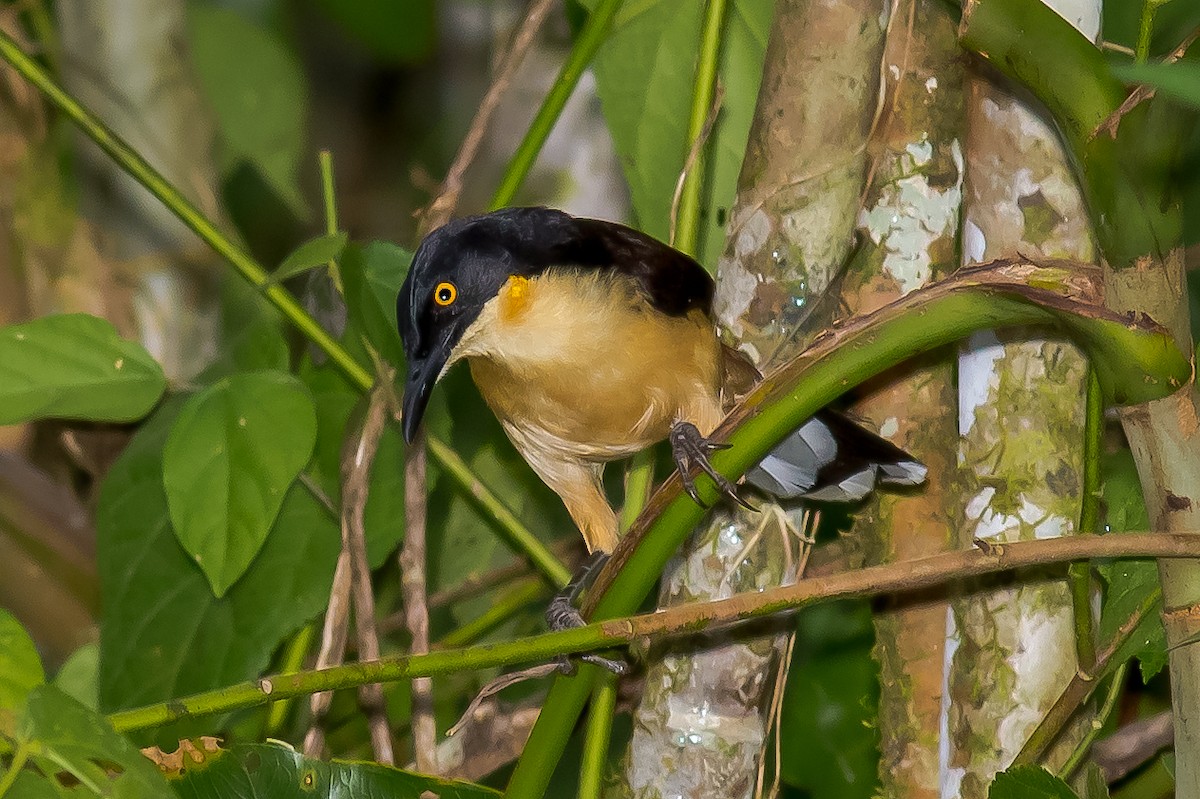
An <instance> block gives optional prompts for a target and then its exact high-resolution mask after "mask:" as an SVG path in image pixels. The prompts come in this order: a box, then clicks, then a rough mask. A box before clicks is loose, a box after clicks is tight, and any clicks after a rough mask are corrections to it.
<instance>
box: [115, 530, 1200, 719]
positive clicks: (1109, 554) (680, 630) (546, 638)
mask: <svg viewBox="0 0 1200 799" xmlns="http://www.w3.org/2000/svg"><path fill="white" fill-rule="evenodd" d="M1197 557H1200V535H1197V534H1196V533H1195V532H1174V533H1120V534H1111V535H1093V536H1070V537H1066V538H1049V539H1039V540H1035V541H1018V542H1015V543H1011V544H995V545H991V546H989V547H988V548H987V550H986V551H985V550H981V549H970V550H958V551H954V552H943V553H940V554H937V555H930V556H927V557H922V558H915V559H912V560H904V561H897V562H895V563H887V564H882V565H878V566H868V567H866V568H862V569H853V570H850V571H846V572H842V573H839V574H833V575H829V576H828V577H810V578H809V579H807V580H802V581H801V582H799V583H796V584H794V585H788V586H782V587H779V588H771V589H768V590H766V591H761V592H748V593H744V594H737V595H735V596H732V597H729V598H727V599H719V600H714V601H710V602H695V603H689V604H686V605H678V606H675V607H671V608H667V609H664V610H659V611H656V612H654V613H649V614H645V615H640V616H628V617H624V618H618V619H611V620H606V621H602V622H595V623H592V624H588V625H586V626H584V627H575V628H572V629H568V630H561V631H558V632H550V633H542V634H541V635H535V636H529V637H526V638H519V639H516V640H514V641H506V642H503V643H496V644H485V645H481V646H473V647H467V648H464V649H456V650H446V651H441V652H431V653H430V654H428V655H419V656H412V655H407V656H406V655H400V656H394V657H384V658H380V659H379V660H377V661H374V662H371V663H355V664H351V665H348V666H341V667H337V668H333V669H325V670H318V671H307V672H297V673H294V674H286V675H285V674H277V675H272V676H269V677H263V678H260V679H257V680H250V681H246V682H242V683H238V684H236V685H230V686H225V687H223V688H218V689H214V690H211V691H205V692H203V693H199V694H194V695H192V696H190V697H182V698H178V699H173V700H170V701H167V702H161V703H157V704H154V705H148V706H146V707H141V708H134V709H131V710H124V711H119V712H116V713H113V714H111V715H110V716H109V717H108V720H109V723H110V724H112V725H113V727H114V728H115V729H116V730H117V731H119V732H128V731H130V730H136V729H147V728H150V727H155V726H158V725H161V724H165V723H167V722H170V721H174V720H176V719H180V718H184V717H189V716H195V715H203V714H208V713H225V712H230V711H233V710H240V709H242V708H247V707H255V706H258V705H261V704H264V703H266V702H272V701H276V700H279V699H286V698H287V697H289V696H301V695H305V694H311V693H314V692H316V691H327V690H339V689H342V688H352V687H357V686H359V685H362V684H364V683H368V682H389V681H396V680H404V679H412V678H414V677H428V676H434V675H439V674H453V673H458V672H463V671H469V670H477V669H485V668H491V667H494V666H508V665H512V664H516V663H528V662H530V661H544V660H549V659H551V658H557V657H558V656H560V655H570V654H575V653H578V652H593V651H596V650H600V649H610V648H612V647H614V646H619V645H622V644H628V643H630V642H633V641H637V640H639V639H640V638H642V637H645V636H649V637H652V638H653V637H666V636H679V635H690V634H696V633H701V632H706V631H711V630H714V629H717V628H719V627H723V626H725V625H729V624H735V623H738V622H742V621H749V620H751V619H759V618H763V617H766V616H772V615H776V614H780V613H792V612H794V611H796V610H799V609H800V608H803V607H808V606H810V605H814V604H817V603H819V602H828V601H831V600H835V599H847V598H851V597H864V598H867V597H877V596H882V595H885V594H905V593H909V592H913V591H921V590H928V589H932V588H936V587H941V586H945V585H950V584H953V585H959V584H960V583H961V582H962V581H963V580H966V579H970V578H974V577H983V576H986V575H993V574H999V573H1002V572H1010V571H1013V570H1015V569H1023V568H1029V567H1034V566H1039V567H1041V566H1048V565H1050V564H1061V563H1066V562H1070V561H1073V560H1080V559H1086V558H1157V559H1162V558H1187V559H1195V558H1197ZM652 643H653V642H652ZM1104 655H1109V653H1108V652H1107V651H1106V652H1105V653H1102V656H1104ZM1100 662H1101V658H1097V663H1100Z"/></svg>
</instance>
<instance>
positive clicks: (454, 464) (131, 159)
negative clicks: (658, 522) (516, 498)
mask: <svg viewBox="0 0 1200 799" xmlns="http://www.w3.org/2000/svg"><path fill="white" fill-rule="evenodd" d="M0 58H3V59H4V60H5V61H7V62H8V63H9V65H10V66H12V68H13V69H15V70H16V71H17V73H18V74H20V75H21V76H22V77H24V78H25V79H26V80H28V81H29V82H30V83H32V84H33V85H34V86H36V87H37V88H38V89H39V90H40V91H41V92H42V93H43V94H44V95H45V96H46V98H47V99H48V100H50V102H51V103H52V104H53V105H54V106H55V107H56V108H58V109H59V110H60V111H62V112H63V113H64V114H65V115H66V116H67V117H68V118H69V119H71V121H72V122H74V123H75V124H76V125H77V126H78V127H79V128H80V130H82V131H83V133H84V134H85V135H86V136H87V137H88V138H89V139H91V140H92V141H93V142H95V143H96V145H97V146H99V147H100V148H101V149H102V150H104V152H106V153H107V154H108V155H109V156H110V157H111V158H112V159H113V160H114V161H116V162H117V163H118V164H119V165H120V166H121V167H122V168H123V169H125V170H126V171H127V172H128V173H129V174H130V175H131V176H132V177H133V178H134V179H135V180H137V181H138V182H139V183H141V184H142V185H143V186H145V187H146V189H147V190H148V191H150V193H151V194H153V195H154V196H155V197H156V198H157V199H158V200H159V201H160V202H162V203H163V205H165V206H166V207H167V208H168V209H169V210H170V211H171V212H172V213H173V214H175V216H177V217H178V218H179V219H180V220H181V221H182V222H183V223H184V224H185V225H187V226H188V227H189V228H190V229H191V230H192V231H193V232H195V233H196V235H197V236H199V237H200V238H201V240H203V241H204V243H205V244H207V245H208V246H209V247H211V248H212V249H213V250H215V251H216V252H217V253H218V254H219V255H221V256H222V257H223V258H225V260H227V261H228V262H229V263H230V265H232V266H233V267H234V269H235V270H236V271H237V272H238V274H240V275H241V276H242V277H244V278H245V279H246V280H247V281H248V282H250V284H251V285H253V286H255V287H256V288H258V289H259V290H260V291H261V292H262V293H263V295H264V296H265V297H266V298H267V300H268V301H270V302H271V304H272V305H274V306H275V307H276V308H277V309H278V310H279V311H280V313H282V314H283V315H284V316H285V317H286V318H287V319H288V320H289V321H290V322H291V323H292V324H293V325H295V327H296V328H297V329H298V330H299V331H300V332H301V333H302V334H303V335H304V336H305V337H306V338H307V339H308V340H309V341H311V342H312V343H313V344H315V345H316V346H317V347H318V348H319V349H321V350H322V351H323V352H324V353H325V354H326V355H327V356H328V357H329V359H330V360H331V361H333V363H334V364H336V365H337V367H338V368H339V369H340V370H341V371H342V372H343V374H345V375H346V377H347V378H348V379H349V381H350V383H351V384H352V385H353V386H354V387H355V388H357V389H358V390H359V391H360V392H363V393H365V392H367V391H369V390H370V388H371V386H372V385H373V384H374V382H375V378H374V376H373V375H372V374H371V372H370V371H369V370H368V369H366V368H365V367H364V366H363V365H362V364H360V363H359V362H358V361H356V360H355V359H354V356H352V355H351V354H350V353H349V352H348V351H347V350H346V349H345V348H344V347H342V345H341V344H339V343H338V341H337V340H336V339H334V338H333V337H332V336H330V335H329V333H328V332H327V331H326V330H325V329H324V328H323V327H321V325H320V323H319V322H317V320H316V319H314V318H313V317H312V315H310V314H309V313H308V312H307V311H306V310H304V308H303V306H301V305H300V303H299V302H298V301H297V300H296V298H295V297H293V296H292V294H291V292H289V291H288V290H287V289H286V288H284V287H283V286H282V285H280V284H278V283H276V282H274V281H272V280H271V279H270V276H269V274H268V273H267V271H266V269H264V268H263V267H262V265H261V264H259V263H258V262H257V261H256V260H255V259H254V258H252V257H251V256H250V255H249V254H248V253H247V252H246V251H245V250H243V249H242V248H240V247H238V246H237V245H236V244H235V243H234V242H233V241H232V240H231V239H230V238H228V237H227V236H225V235H224V234H223V233H221V231H220V230H218V229H217V227H216V225H214V224H213V223H212V222H211V221H210V220H209V219H208V218H207V217H205V216H204V214H202V213H201V212H200V210H199V209H197V208H196V206H195V205H193V204H192V203H191V202H189V201H188V200H187V198H185V197H184V196H183V195H182V194H180V192H179V191H178V190H177V189H176V188H175V187H174V186H172V185H171V184H170V183H169V182H168V181H167V180H166V179H165V178H164V177H163V176H162V175H161V174H159V173H158V171H156V170H155V169H154V168H153V167H152V166H150V165H149V164H148V163H147V162H146V160H145V159H144V158H142V157H141V156H140V155H138V153H137V152H135V151H134V150H133V149H132V148H131V147H130V146H129V145H128V144H126V143H125V141H124V140H122V139H121V138H120V137H119V136H117V134H116V133H114V132H113V131H112V130H110V129H109V128H108V127H107V126H106V125H105V124H104V123H103V122H101V121H100V120H99V119H98V118H96V116H95V115H94V114H92V113H91V112H90V111H89V110H88V109H86V108H84V107H83V106H82V105H80V104H79V103H78V102H77V101H76V100H75V99H74V98H73V97H71V96H70V95H69V94H67V92H66V91H65V90H63V88H62V87H61V86H59V85H58V84H57V83H56V82H55V81H54V80H53V79H52V78H51V77H50V75H49V74H48V73H47V72H46V71H45V70H44V69H43V68H42V67H41V65H39V64H38V63H37V62H36V61H34V60H33V59H32V58H30V57H29V56H27V55H26V54H25V53H24V52H23V51H22V50H21V48H20V47H19V46H18V45H17V43H16V42H14V41H13V40H12V38H11V37H9V36H8V35H7V34H5V33H4V32H3V31H0ZM429 449H430V451H431V453H432V454H433V456H434V458H436V459H437V461H438V464H439V465H440V466H441V467H442V468H444V469H445V470H446V471H447V472H449V473H450V475H451V478H452V479H453V480H454V481H455V483H457V485H458V486H459V488H460V489H462V490H464V491H466V492H467V493H469V494H470V495H471V496H473V497H474V498H475V499H476V500H477V501H478V502H479V504H480V506H481V507H482V508H483V509H484V511H485V513H489V514H490V512H491V511H492V510H493V509H496V508H499V507H503V503H502V502H501V500H500V499H499V497H497V496H496V494H495V493H493V492H492V491H491V489H489V488H488V487H487V486H486V485H485V484H484V483H483V482H482V481H481V480H480V479H479V478H478V477H476V476H475V475H474V473H473V472H472V471H471V469H470V467H469V466H467V464H466V462H465V461H463V460H462V459H461V458H460V457H458V455H457V454H455V453H454V451H453V450H452V449H451V448H450V447H448V446H446V445H445V444H444V443H443V442H440V441H437V440H436V439H434V438H432V437H431V438H430V440H429ZM490 518H491V521H493V522H494V523H495V524H496V525H497V526H499V527H500V529H501V531H502V532H505V533H507V534H508V535H509V541H510V542H513V543H514V544H515V545H516V546H518V547H521V549H520V551H521V552H522V553H523V554H525V555H526V556H527V557H529V558H530V559H531V560H532V561H534V563H536V564H538V565H539V567H540V568H543V567H545V566H546V565H547V564H548V563H550V562H555V559H554V556H553V555H551V554H550V553H549V552H548V551H546V550H545V548H544V547H541V546H540V542H539V544H538V546H537V547H536V551H535V550H531V549H525V548H524V547H525V546H533V542H536V541H537V538H536V537H535V536H534V535H533V533H532V532H530V531H529V530H528V528H526V527H525V526H524V525H523V524H521V522H520V520H518V519H517V518H516V517H515V516H513V515H512V514H511V513H508V514H506V515H505V516H503V517H490ZM547 559H549V560H547ZM558 566H559V570H558V571H559V572H560V573H562V574H567V571H566V568H565V567H562V565H561V564H558ZM550 568H551V569H552V567H550ZM543 573H547V572H545V570H544V568H543ZM567 579H569V576H568V577H566V578H563V581H562V582H564V583H565V582H566V580H567Z"/></svg>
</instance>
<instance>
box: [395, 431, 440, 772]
mask: <svg viewBox="0 0 1200 799" xmlns="http://www.w3.org/2000/svg"><path fill="white" fill-rule="evenodd" d="M425 474H426V462H425V437H424V436H423V435H418V436H417V438H416V439H415V440H414V441H413V446H412V447H411V448H409V450H408V457H407V458H406V459H405V461H404V520H405V526H404V544H403V546H401V547H400V559H399V564H400V594H401V597H402V598H403V600H404V623H405V626H406V627H407V628H408V633H409V635H410V636H411V639H412V642H411V644H410V645H409V651H410V652H411V653H412V654H414V655H424V654H426V653H427V652H429V606H428V604H427V603H426V596H427V591H426V585H425V523H426V511H427V506H426V501H425V500H426V497H425V486H426V477H425ZM412 736H413V754H414V755H415V757H416V761H417V770H418V771H423V772H425V773H426V774H436V773H437V726H436V724H435V723H434V717H433V680H431V679H430V678H428V677H418V678H416V679H414V680H413V681H412Z"/></svg>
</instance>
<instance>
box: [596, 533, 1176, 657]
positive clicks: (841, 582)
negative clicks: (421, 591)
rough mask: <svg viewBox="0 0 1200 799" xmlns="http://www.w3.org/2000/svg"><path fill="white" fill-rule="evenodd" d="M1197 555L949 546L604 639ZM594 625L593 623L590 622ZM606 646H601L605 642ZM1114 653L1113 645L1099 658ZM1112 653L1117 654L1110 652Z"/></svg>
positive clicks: (603, 626)
mask: <svg viewBox="0 0 1200 799" xmlns="http://www.w3.org/2000/svg"><path fill="white" fill-rule="evenodd" d="M1134 557H1136V558H1196V557H1200V535H1197V534H1194V533H1113V534H1107V535H1079V536H1071V537H1069V538H1053V539H1045V540H1038V541H1018V542H1016V543H1012V544H994V543H989V544H988V546H987V547H986V548H983V549H971V550H964V551H959V552H944V553H942V554H940V555H931V556H929V557H926V558H917V559H915V560H905V561H897V562H895V563H887V564H883V565H879V566H868V567H866V568H863V569H856V570H854V571H850V572H843V573H841V574H833V575H830V576H828V577H813V578H810V579H807V580H804V581H802V582H799V583H795V584H794V585H787V586H783V587H780V588H772V589H769V590H767V591H762V592H756V593H747V594H738V595H737V596H732V597H729V598H728V599H720V600H716V601H714V602H696V603H692V604H689V605H680V606H678V607H673V608H668V609H666V610H660V611H658V612H657V613H650V614H646V615H642V616H631V617H629V618H625V619H614V620H612V621H603V622H599V623H598V624H596V625H594V626H596V627H598V628H599V629H600V631H601V633H602V636H603V638H602V641H600V642H598V643H600V644H607V645H610V646H611V645H612V644H613V643H614V642H620V641H628V640H634V639H636V638H639V637H642V636H651V637H653V636H662V635H678V634H681V633H690V632H699V631H707V630H710V629H712V628H713V627H716V626H718V625H724V624H732V623H734V622H739V621H747V620H749V619H756V618H761V617H763V616H770V615H773V614H776V613H784V612H793V611H795V610H798V609H800V608H802V607H806V606H808V605H812V604H814V603H816V602H819V601H828V600H832V599H844V598H848V597H875V596H880V595H881V594H893V593H906V592H911V591H918V590H921V589H925V588H934V587H938V586H941V585H945V584H946V583H950V582H953V581H957V580H964V579H969V578H972V577H982V576H985V575H990V574H997V573H999V572H1006V571H1013V570H1015V569H1023V568H1028V567H1030V566H1046V565H1049V564H1055V563H1065V562H1068V561H1073V560H1086V559H1088V558H1134ZM589 626H593V625H589ZM597 648H599V647H597ZM1105 654H1108V653H1107V651H1106V652H1105V653H1102V654H1101V656H1100V657H1099V658H1097V663H1099V662H1101V661H1100V658H1102V657H1104V655H1105ZM1108 657H1110V658H1111V654H1108Z"/></svg>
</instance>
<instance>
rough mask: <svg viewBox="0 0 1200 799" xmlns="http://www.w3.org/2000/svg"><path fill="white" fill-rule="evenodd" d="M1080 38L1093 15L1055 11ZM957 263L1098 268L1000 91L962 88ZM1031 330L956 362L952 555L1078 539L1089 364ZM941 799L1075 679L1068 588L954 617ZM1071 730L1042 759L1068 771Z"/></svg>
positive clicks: (1049, 137) (979, 338) (1016, 593)
mask: <svg viewBox="0 0 1200 799" xmlns="http://www.w3.org/2000/svg"><path fill="white" fill-rule="evenodd" d="M1051 5H1055V6H1057V10H1058V11H1059V13H1060V14H1063V15H1064V16H1065V17H1067V18H1068V19H1070V21H1071V22H1072V23H1073V24H1076V25H1077V26H1080V29H1081V30H1083V31H1084V32H1085V33H1086V34H1088V35H1089V36H1095V35H1096V34H1097V33H1098V31H1099V13H1100V7H1099V4H1098V3H1096V2H1094V0H1083V1H1082V2H1067V0H1059V2H1056V3H1052V4H1051ZM967 119H968V123H967V124H968V134H967V147H966V161H967V181H966V194H965V198H964V204H965V208H966V212H965V218H964V221H963V236H962V247H963V262H964V264H973V263H980V262H984V261H989V260H992V259H994V258H1000V257H1005V256H1013V255H1017V254H1018V253H1019V254H1022V255H1024V256H1026V257H1029V258H1034V259H1040V258H1068V259H1073V260H1077V261H1091V260H1093V259H1094V258H1095V256H1096V250H1095V244H1094V243H1093V241H1092V238H1091V228H1090V226H1089V223H1088V213H1087V209H1086V207H1085V206H1084V201H1083V199H1082V197H1081V194H1080V190H1079V187H1078V184H1077V183H1076V180H1075V177H1074V175H1073V172H1072V169H1071V165H1070V163H1069V160H1068V157H1067V154H1066V152H1065V151H1064V149H1063V146H1062V144H1061V143H1060V141H1059V138H1058V136H1057V134H1056V133H1055V131H1054V130H1053V128H1052V127H1051V125H1050V124H1049V123H1048V121H1047V120H1046V118H1045V114H1044V112H1043V111H1042V110H1041V109H1040V108H1037V107H1035V106H1034V105H1033V103H1032V102H1031V101H1030V100H1029V99H1028V98H1027V97H1025V96H1024V95H1022V94H1020V93H1018V92H1017V91H1016V90H1014V89H1013V88H1012V87H1011V86H1010V85H1008V84H1003V83H1002V82H1001V81H999V80H998V79H995V78H994V76H979V77H976V78H974V79H972V80H971V81H970V86H969V90H968V99H967ZM1042 335H1043V334H1042V333H1041V332H1039V331H1033V330H1020V331H1006V332H1005V333H1004V334H1003V335H1002V336H997V335H996V334H993V333H990V332H988V333H982V334H977V335H976V336H974V337H972V338H971V340H970V341H969V342H968V343H967V344H966V345H965V346H964V348H963V351H962V354H961V355H960V360H959V428H960V432H961V434H962V440H961V444H960V448H959V461H960V463H961V469H960V482H961V486H962V491H963V494H962V503H963V505H962V511H961V512H962V514H963V515H962V518H961V523H960V535H961V540H960V542H959V543H960V545H961V546H969V545H970V542H971V539H972V538H981V539H984V540H989V541H999V542H1004V541H1018V540H1027V539H1033V538H1050V537H1055V536H1061V535H1071V534H1073V533H1074V532H1075V531H1076V525H1077V523H1078V519H1079V513H1080V507H1081V503H1082V473H1083V452H1082V444H1081V442H1082V441H1083V427H1084V420H1085V415H1086V411H1085V398H1084V395H1085V387H1086V380H1087V363H1086V360H1085V358H1084V356H1083V355H1082V354H1081V353H1080V351H1079V350H1078V349H1077V348H1076V347H1074V345H1072V344H1070V343H1067V342H1065V341H1063V340H1060V339H1054V338H1051V339H1047V338H1043V337H1042ZM950 621H951V624H950V628H949V630H948V641H947V647H948V649H949V672H948V674H947V678H946V679H947V688H948V697H947V703H946V708H945V711H946V718H945V729H946V736H947V739H946V740H945V741H944V742H943V747H942V753H943V758H944V759H943V762H942V795H943V796H946V797H954V796H962V797H984V796H986V795H987V786H988V784H989V783H990V782H991V779H992V776H993V775H994V774H995V773H996V772H997V771H1000V770H1002V769H1004V768H1006V767H1007V766H1008V765H1009V764H1010V763H1011V762H1012V759H1013V758H1014V757H1015V756H1016V754H1017V752H1018V751H1019V750H1020V748H1021V746H1022V745H1023V744H1024V742H1025V740H1026V738H1028V736H1029V734H1030V732H1032V730H1033V728H1034V727H1035V726H1036V725H1037V723H1038V722H1039V721H1040V720H1041V718H1042V716H1043V715H1044V713H1045V711H1046V710H1047V708H1048V707H1049V706H1050V705H1051V704H1052V703H1053V702H1054V700H1055V699H1056V698H1057V697H1058V695H1059V693H1061V691H1062V689H1063V687H1064V686H1066V684H1067V683H1068V682H1069V681H1070V679H1071V677H1072V675H1074V673H1075V671H1076V668H1077V663H1076V658H1075V651H1076V647H1075V631H1074V624H1073V612H1072V602H1071V593H1070V590H1069V587H1068V586H1067V584H1066V583H1065V582H1064V581H1063V580H1045V581H1032V580H1029V579H1023V580H1022V581H1021V582H1020V583H1019V584H1014V585H1013V586H1012V587H1009V588H1001V589H998V590H995V591H987V592H977V593H975V594H972V595H971V596H968V597H965V598H963V599H961V600H959V601H957V602H956V603H955V606H954V613H953V615H952V617H951V620H950ZM1086 721H1087V719H1085V718H1080V719H1078V720H1077V723H1076V726H1075V727H1074V728H1071V729H1068V730H1067V732H1066V733H1065V734H1064V735H1063V736H1062V737H1061V738H1060V741H1059V743H1058V744H1057V746H1056V747H1055V748H1054V749H1052V750H1051V752H1050V753H1049V755H1048V758H1047V762H1048V764H1049V765H1050V766H1051V767H1054V766H1057V765H1061V763H1062V761H1063V759H1064V758H1065V757H1066V755H1067V754H1069V753H1070V751H1071V749H1072V748H1073V745H1074V743H1075V742H1076V741H1077V740H1078V738H1079V735H1080V733H1081V729H1080V728H1079V726H1078V725H1080V724H1083V723H1086Z"/></svg>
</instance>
